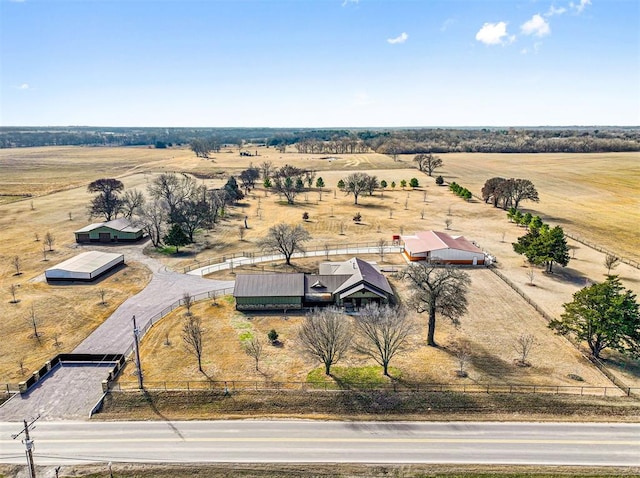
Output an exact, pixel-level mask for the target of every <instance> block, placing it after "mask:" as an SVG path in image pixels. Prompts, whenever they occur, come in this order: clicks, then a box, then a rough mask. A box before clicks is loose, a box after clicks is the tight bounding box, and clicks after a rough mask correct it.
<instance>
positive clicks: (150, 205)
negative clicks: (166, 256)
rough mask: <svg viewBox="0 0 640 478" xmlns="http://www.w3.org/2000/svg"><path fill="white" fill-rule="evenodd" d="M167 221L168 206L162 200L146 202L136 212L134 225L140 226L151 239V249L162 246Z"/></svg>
mask: <svg viewBox="0 0 640 478" xmlns="http://www.w3.org/2000/svg"><path fill="white" fill-rule="evenodd" d="M168 219H169V206H168V205H167V203H166V201H164V200H163V199H154V200H152V201H148V202H147V203H146V204H144V205H143V206H141V207H139V208H138V209H137V211H136V216H135V223H136V224H138V225H140V226H142V228H143V229H144V231H145V232H146V233H147V235H148V236H149V238H150V239H151V243H152V244H153V247H160V246H161V245H162V238H163V237H164V235H165V233H166V223H167V221H168Z"/></svg>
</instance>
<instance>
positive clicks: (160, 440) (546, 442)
mask: <svg viewBox="0 0 640 478" xmlns="http://www.w3.org/2000/svg"><path fill="white" fill-rule="evenodd" d="M5 441H6V440H0V443H2V442H5ZM37 442H38V443H137V444H142V443H144V442H149V443H176V442H186V443H225V442H227V443H228V442H233V443H252V442H253V443H274V442H277V443H294V442H297V443H305V442H306V443H486V444H534V445H536V444H540V445H552V444H558V445H609V446H612V445H625V446H640V440H575V439H573V440H570V439H558V440H555V439H526V438H521V439H508V438H486V439H485V438H306V437H305V438H266V437H265V438H238V437H235V438H234V437H225V438H223V437H217V438H214V437H202V438H178V437H166V438H61V439H46V438H40V439H38V440H37ZM6 443H10V441H6Z"/></svg>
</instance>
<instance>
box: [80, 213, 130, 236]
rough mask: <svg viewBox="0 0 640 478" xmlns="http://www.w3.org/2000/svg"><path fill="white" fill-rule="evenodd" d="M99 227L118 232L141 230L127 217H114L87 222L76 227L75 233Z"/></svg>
mask: <svg viewBox="0 0 640 478" xmlns="http://www.w3.org/2000/svg"><path fill="white" fill-rule="evenodd" d="M100 227H108V228H109V229H113V230H114V231H120V232H139V231H140V230H142V228H141V227H138V226H134V225H132V224H131V221H129V220H128V219H127V218H124V217H120V218H118V219H114V220H113V221H107V222H96V223H93V224H89V225H88V226H84V227H83V228H82V229H78V230H77V231H75V233H76V234H78V233H82V232H91V231H93V230H95V229H98V228H100Z"/></svg>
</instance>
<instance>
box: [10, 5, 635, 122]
mask: <svg viewBox="0 0 640 478" xmlns="http://www.w3.org/2000/svg"><path fill="white" fill-rule="evenodd" d="M0 125H2V126H12V125H13V126H17V125H21V126H30V125H31V126H41V125H93V126H202V127H205V126H209V127H215V126H265V127H349V126H351V127H385V126H389V127H392V126H394V127H401V126H545V125H640V2H638V1H637V0H554V1H548V0H523V1H519V0H501V1H482V0H468V1H464V0H442V1H437V0H433V1H432V0H411V1H409V0H357V1H356V0H288V1H282V0H234V1H232V0H209V1H207V0H180V1H178V0H73V1H71V0H20V1H18V0H0Z"/></svg>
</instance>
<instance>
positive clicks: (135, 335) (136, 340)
mask: <svg viewBox="0 0 640 478" xmlns="http://www.w3.org/2000/svg"><path fill="white" fill-rule="evenodd" d="M139 336H140V331H139V330H138V326H137V325H136V316H135V315H134V316H133V345H134V347H135V349H136V366H137V367H138V388H139V389H140V390H142V389H143V388H144V385H143V383H142V364H141V363H140V343H139V342H140V337H139Z"/></svg>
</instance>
